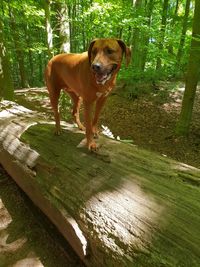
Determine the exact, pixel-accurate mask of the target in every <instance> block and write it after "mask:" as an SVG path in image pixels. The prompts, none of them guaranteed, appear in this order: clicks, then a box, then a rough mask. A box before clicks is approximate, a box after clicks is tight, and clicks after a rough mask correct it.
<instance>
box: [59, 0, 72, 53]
mask: <svg viewBox="0 0 200 267" xmlns="http://www.w3.org/2000/svg"><path fill="white" fill-rule="evenodd" d="M59 37H60V42H61V45H60V52H61V53H70V26H69V13H68V6H67V4H66V3H59Z"/></svg>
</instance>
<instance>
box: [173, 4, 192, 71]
mask: <svg viewBox="0 0 200 267" xmlns="http://www.w3.org/2000/svg"><path fill="white" fill-rule="evenodd" d="M190 2H191V0H187V1H186V6H185V15H184V18H183V28H182V33H181V38H180V43H179V48H178V52H177V57H176V59H177V63H176V69H177V68H180V66H181V59H182V55H183V49H184V45H185V35H186V31H187V24H188V16H189V12H190Z"/></svg>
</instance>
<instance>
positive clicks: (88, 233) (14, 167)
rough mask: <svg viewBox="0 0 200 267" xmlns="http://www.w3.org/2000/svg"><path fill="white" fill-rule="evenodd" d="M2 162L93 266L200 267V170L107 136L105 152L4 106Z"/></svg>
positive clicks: (69, 129)
mask: <svg viewBox="0 0 200 267" xmlns="http://www.w3.org/2000/svg"><path fill="white" fill-rule="evenodd" d="M0 105H1V106H0V162H1V164H2V165H3V166H4V168H5V169H6V170H7V172H8V173H9V174H10V175H11V176H12V178H13V179H14V180H15V181H16V182H17V184H18V185H19V186H20V187H21V188H22V189H23V190H24V191H25V192H26V194H27V195H28V196H29V197H30V198H31V199H32V201H33V202H34V203H35V204H36V205H37V206H38V207H39V208H40V209H41V210H42V211H43V212H44V213H45V214H46V215H47V216H48V217H49V218H50V219H51V221H52V222H53V223H54V224H55V225H56V226H57V228H58V229H59V231H60V232H61V233H62V234H63V236H64V237H65V238H66V239H67V240H68V242H69V243H70V244H71V246H72V247H73V249H74V250H75V251H76V253H77V254H78V255H79V257H80V258H81V259H82V260H83V261H84V262H85V264H86V265H87V266H91V267H99V266H120V267H123V266H145V267H146V266H148V267H149V266H152V267H156V266H194V267H195V266H200V238H199V237H200V202H199V198H200V170H199V169H196V168H194V167H192V166H188V165H186V164H183V163H180V162H176V161H173V160H171V159H168V158H167V157H164V156H159V155H157V154H155V153H152V152H149V151H146V150H143V149H140V148H138V147H136V146H134V145H130V144H124V143H122V142H119V141H116V140H111V139H108V138H105V137H102V136H101V138H100V140H99V141H98V142H99V143H100V145H101V149H100V152H99V153H89V152H88V151H87V149H86V148H85V147H82V146H81V145H80V144H81V143H82V140H83V139H84V135H83V134H82V133H81V132H80V131H78V130H77V129H76V128H74V127H73V126H71V125H68V124H64V125H63V133H62V135H61V136H54V135H53V134H52V133H53V129H54V126H53V125H51V123H50V122H48V121H47V120H46V118H45V117H44V115H42V114H39V113H36V112H33V111H30V110H28V109H25V108H23V107H21V106H18V105H16V104H15V103H12V102H7V101H3V102H2V103H1V104H0Z"/></svg>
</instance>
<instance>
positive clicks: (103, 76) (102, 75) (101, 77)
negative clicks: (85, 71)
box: [94, 64, 117, 85]
mask: <svg viewBox="0 0 200 267" xmlns="http://www.w3.org/2000/svg"><path fill="white" fill-rule="evenodd" d="M116 68H117V65H116V64H115V65H113V66H112V68H111V69H106V70H103V71H97V72H96V71H94V75H95V79H96V83H97V84H100V85H104V84H105V83H106V82H107V81H109V80H110V79H111V77H112V75H113V73H114V71H115V70H116Z"/></svg>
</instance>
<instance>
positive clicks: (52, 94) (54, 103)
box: [47, 84, 61, 135]
mask: <svg viewBox="0 0 200 267" xmlns="http://www.w3.org/2000/svg"><path fill="white" fill-rule="evenodd" d="M47 88H48V91H49V98H50V102H51V107H52V110H53V114H54V119H55V126H56V129H55V134H56V135H60V133H61V127H60V112H59V109H58V101H59V97H60V91H61V89H58V88H56V87H54V86H52V85H51V84H49V85H47Z"/></svg>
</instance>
